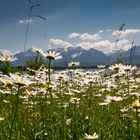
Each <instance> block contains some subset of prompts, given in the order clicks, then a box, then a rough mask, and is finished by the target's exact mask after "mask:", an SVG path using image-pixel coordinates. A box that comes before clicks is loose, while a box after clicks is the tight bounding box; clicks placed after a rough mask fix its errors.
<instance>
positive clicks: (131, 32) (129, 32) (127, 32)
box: [112, 29, 140, 38]
mask: <svg viewBox="0 0 140 140" xmlns="http://www.w3.org/2000/svg"><path fill="white" fill-rule="evenodd" d="M119 33H120V34H121V35H120V38H125V37H127V36H129V35H135V34H138V33H140V29H126V30H125V31H121V32H120V31H118V30H116V31H114V32H113V33H112V35H113V36H116V35H118V34H119Z"/></svg>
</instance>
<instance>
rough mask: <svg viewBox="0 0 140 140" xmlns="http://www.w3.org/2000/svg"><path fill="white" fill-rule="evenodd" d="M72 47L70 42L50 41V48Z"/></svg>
mask: <svg viewBox="0 0 140 140" xmlns="http://www.w3.org/2000/svg"><path fill="white" fill-rule="evenodd" d="M70 46H72V45H71V44H70V43H69V42H66V41H63V40H61V39H50V40H49V47H53V48H59V47H61V48H62V47H70Z"/></svg>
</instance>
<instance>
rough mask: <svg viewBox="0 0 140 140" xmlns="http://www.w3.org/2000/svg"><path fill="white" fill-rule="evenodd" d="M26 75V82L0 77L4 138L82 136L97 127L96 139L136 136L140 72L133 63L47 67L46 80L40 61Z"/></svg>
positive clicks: (0, 134) (73, 139) (77, 139)
mask: <svg viewBox="0 0 140 140" xmlns="http://www.w3.org/2000/svg"><path fill="white" fill-rule="evenodd" d="M112 68H113V69H112ZM69 72H71V74H72V77H71V76H70V75H69ZM24 76H25V77H26V80H28V81H32V82H31V83H30V84H29V85H27V84H26V83H25V84H24V85H21V86H18V85H16V84H15V83H14V82H13V84H12V85H9V84H4V83H3V82H1V83H0V138H1V139H2V140H24V139H27V140H44V139H45V140H84V139H85V134H87V135H93V134H94V133H95V132H96V133H97V135H98V136H99V137H98V139H100V140H106V139H107V140H117V139H121V140H125V139H126V140H128V139H131V140H136V139H139V134H140V132H139V131H140V128H139V121H140V118H139V115H140V114H139V107H140V104H139V89H140V82H139V81H140V77H139V71H137V72H136V71H134V68H133V67H131V66H130V67H128V66H124V65H119V67H118V65H114V66H112V67H111V71H110V73H109V74H108V75H107V74H106V71H105V70H100V69H99V70H98V71H96V72H92V71H84V70H78V69H70V70H66V71H61V72H57V73H54V74H52V73H51V71H49V78H48V79H47V80H48V81H46V71H45V70H44V68H43V67H42V69H40V70H39V71H37V72H36V76H35V77H34V76H31V75H24ZM4 77H5V76H2V75H1V79H4ZM50 80H51V82H50ZM1 81H2V80H1ZM48 82H49V85H48ZM136 100H137V102H136Z"/></svg>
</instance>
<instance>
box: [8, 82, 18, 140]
mask: <svg viewBox="0 0 140 140" xmlns="http://www.w3.org/2000/svg"><path fill="white" fill-rule="evenodd" d="M19 91H20V85H19V86H18V91H17V94H16V108H15V113H14V118H13V121H12V124H11V128H10V133H9V140H11V137H12V129H13V126H14V122H15V120H16V117H17V112H18V102H19V101H18V100H19Z"/></svg>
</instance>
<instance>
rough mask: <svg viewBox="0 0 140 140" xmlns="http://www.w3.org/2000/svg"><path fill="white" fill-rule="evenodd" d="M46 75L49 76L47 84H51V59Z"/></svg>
mask: <svg viewBox="0 0 140 140" xmlns="http://www.w3.org/2000/svg"><path fill="white" fill-rule="evenodd" d="M48 77H49V85H50V84H51V59H49V68H48Z"/></svg>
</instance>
